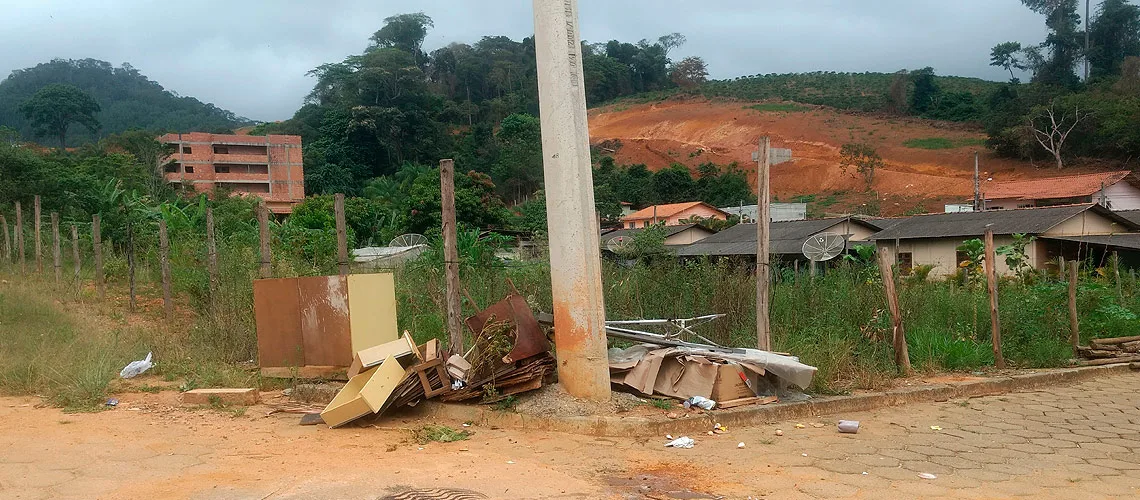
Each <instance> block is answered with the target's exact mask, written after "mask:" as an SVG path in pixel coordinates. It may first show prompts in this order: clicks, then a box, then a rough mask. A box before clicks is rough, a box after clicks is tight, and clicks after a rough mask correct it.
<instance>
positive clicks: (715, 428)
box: [712, 423, 728, 434]
mask: <svg viewBox="0 0 1140 500" xmlns="http://www.w3.org/2000/svg"><path fill="white" fill-rule="evenodd" d="M712 431H713V433H715V434H724V433H727V432H728V427H725V426H723V425H720V424H719V423H717V424H713V430H712Z"/></svg>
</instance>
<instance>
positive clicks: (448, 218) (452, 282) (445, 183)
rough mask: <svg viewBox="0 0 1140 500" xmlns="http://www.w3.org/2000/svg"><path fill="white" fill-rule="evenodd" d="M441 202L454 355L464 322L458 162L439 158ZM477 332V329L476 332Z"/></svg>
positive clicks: (449, 330)
mask: <svg viewBox="0 0 1140 500" xmlns="http://www.w3.org/2000/svg"><path fill="white" fill-rule="evenodd" d="M439 188H440V201H441V204H440V206H441V208H442V211H443V260H444V264H443V268H444V274H445V278H446V279H445V281H446V283H447V333H448V338H449V339H450V341H449V343H448V346H449V348H450V350H451V352H452V354H457V353H462V352H463V322H462V321H461V319H460V316H461V315H462V314H463V312H462V304H461V303H460V302H459V288H460V284H459V247H458V246H457V243H456V228H455V162H454V161H453V160H440V161H439ZM476 333H477V332H476Z"/></svg>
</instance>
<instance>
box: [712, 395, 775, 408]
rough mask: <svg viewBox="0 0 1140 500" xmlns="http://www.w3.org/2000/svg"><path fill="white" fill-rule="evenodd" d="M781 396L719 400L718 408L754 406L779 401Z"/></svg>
mask: <svg viewBox="0 0 1140 500" xmlns="http://www.w3.org/2000/svg"><path fill="white" fill-rule="evenodd" d="M779 400H780V398H778V397H776V396H767V397H762V398H761V397H755V398H741V399H733V400H731V401H720V402H717V404H716V406H717V408H720V409H722V410H727V409H729V408H736V407H737V406H752V405H766V404H771V403H775V402H777V401H779Z"/></svg>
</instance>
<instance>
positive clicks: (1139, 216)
mask: <svg viewBox="0 0 1140 500" xmlns="http://www.w3.org/2000/svg"><path fill="white" fill-rule="evenodd" d="M1114 213H1115V214H1116V215H1119V216H1121V217H1124V218H1125V219H1128V220H1129V222H1132V223H1133V224H1136V225H1138V226H1140V210H1121V211H1117V212H1114Z"/></svg>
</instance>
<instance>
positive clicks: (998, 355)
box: [984, 228, 1005, 370]
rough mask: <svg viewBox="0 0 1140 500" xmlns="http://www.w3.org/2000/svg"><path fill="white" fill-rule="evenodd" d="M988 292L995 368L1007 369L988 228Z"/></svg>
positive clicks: (986, 248) (991, 245) (993, 257)
mask: <svg viewBox="0 0 1140 500" xmlns="http://www.w3.org/2000/svg"><path fill="white" fill-rule="evenodd" d="M985 252H986V257H985V261H984V263H985V266H986V290H987V291H988V293H989V296H990V340H991V345H992V347H993V352H994V366H996V367H998V369H999V370H1004V369H1005V355H1004V354H1002V347H1001V320H1000V318H999V316H998V289H997V270H996V266H997V257H996V255H995V250H994V232H993V230H992V229H989V228H986V233H985Z"/></svg>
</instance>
